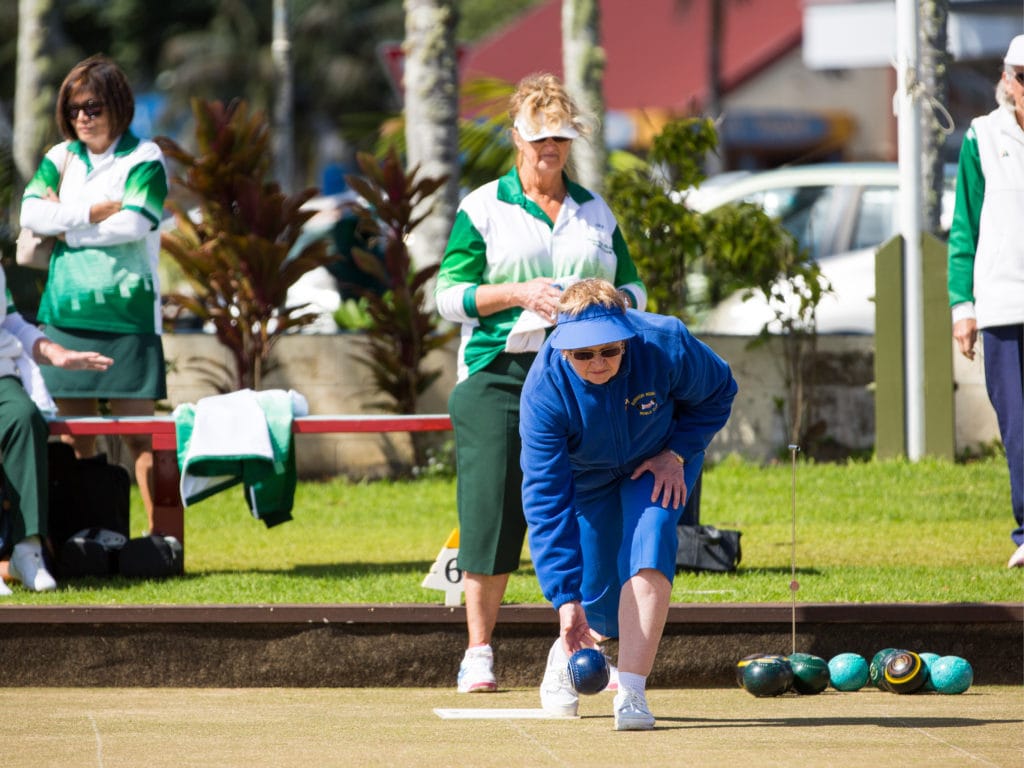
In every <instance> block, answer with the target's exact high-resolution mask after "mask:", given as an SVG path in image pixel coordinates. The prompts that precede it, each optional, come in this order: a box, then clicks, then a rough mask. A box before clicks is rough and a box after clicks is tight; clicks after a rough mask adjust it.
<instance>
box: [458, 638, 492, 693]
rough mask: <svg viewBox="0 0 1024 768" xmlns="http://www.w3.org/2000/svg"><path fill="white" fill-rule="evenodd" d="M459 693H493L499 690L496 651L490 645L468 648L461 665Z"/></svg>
mask: <svg viewBox="0 0 1024 768" xmlns="http://www.w3.org/2000/svg"><path fill="white" fill-rule="evenodd" d="M458 689H459V693H491V692H493V691H496V690H497V689H498V681H497V680H496V679H495V677H494V651H492V650H491V646H489V645H478V646H474V647H473V648H467V649H466V653H465V655H464V656H463V657H462V664H460V665H459V680H458Z"/></svg>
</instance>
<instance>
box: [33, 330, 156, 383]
mask: <svg viewBox="0 0 1024 768" xmlns="http://www.w3.org/2000/svg"><path fill="white" fill-rule="evenodd" d="M43 332H44V333H45V334H46V335H47V336H48V337H49V338H50V339H52V340H53V341H55V342H57V343H58V344H60V345H62V346H64V347H66V348H67V349H73V350H77V351H92V352H99V353H101V354H104V355H106V356H107V357H109V358H111V359H113V361H114V364H113V365H111V366H110V368H108V369H107V370H105V371H66V370H64V369H63V368H54V367H53V366H52V365H44V366H41V370H42V373H43V380H44V381H45V382H46V387H47V389H49V390H50V395H51V396H52V397H54V398H63V397H67V398H92V397H95V398H97V399H101V400H111V399H135V398H137V399H140V400H162V399H164V398H165V397H167V368H166V366H165V365H164V346H163V342H162V341H161V340H160V337H159V336H158V335H157V334H155V333H134V334H133V333H105V332H103V331H87V330H83V329H80V328H57V327H56V326H53V325H48V326H45V327H44V328H43Z"/></svg>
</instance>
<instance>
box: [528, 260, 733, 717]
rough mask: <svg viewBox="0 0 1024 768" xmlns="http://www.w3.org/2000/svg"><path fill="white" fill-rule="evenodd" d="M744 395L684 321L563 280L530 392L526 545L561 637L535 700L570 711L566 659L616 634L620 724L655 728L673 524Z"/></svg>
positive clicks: (593, 283)
mask: <svg viewBox="0 0 1024 768" xmlns="http://www.w3.org/2000/svg"><path fill="white" fill-rule="evenodd" d="M735 396H736V381H735V380H734V379H733V376H732V373H731V371H730V370H729V366H728V365H727V364H726V363H725V361H724V360H722V359H721V358H720V357H718V355H716V354H715V353H714V352H713V351H712V350H711V349H710V348H709V347H707V346H706V345H705V344H703V343H702V342H700V341H698V340H697V339H695V338H694V337H693V336H691V335H690V333H689V331H687V329H686V327H685V326H684V325H683V324H682V322H680V321H679V320H678V319H676V318H673V317H665V316H661V315H654V314H650V313H646V312H640V311H637V310H632V309H628V308H627V305H626V300H625V297H624V296H623V295H622V294H621V293H620V292H619V291H618V290H617V289H616V288H615V286H613V285H612V284H611V283H609V282H607V281H605V280H600V279H588V280H583V281H581V282H579V283H576V284H575V285H573V286H571V287H569V288H567V289H566V290H565V292H564V294H563V295H562V299H561V302H560V303H559V315H558V324H557V325H556V327H555V330H554V331H553V332H552V334H551V336H550V338H549V339H548V341H547V342H546V344H545V345H544V347H543V348H542V349H541V351H540V353H539V354H538V356H537V359H536V361H535V363H534V364H533V366H532V367H531V369H530V373H529V375H528V376H527V379H526V384H525V386H524V389H523V395H522V404H521V412H522V417H521V423H520V433H521V435H522V441H523V452H522V468H523V476H524V477H523V507H524V510H525V513H526V520H527V523H528V525H529V542H530V554H531V557H532V559H533V563H534V566H535V568H536V571H537V578H538V579H539V581H540V584H541V588H542V590H543V592H544V596H545V598H546V599H547V600H549V601H550V602H551V603H552V605H553V606H554V608H555V610H557V611H558V616H559V623H560V628H561V631H560V636H559V639H558V640H556V641H555V643H554V645H553V646H552V648H551V652H550V653H549V654H548V665H547V670H546V671H545V675H544V682H543V683H542V684H541V704H542V706H543V707H544V708H545V709H546V710H548V711H549V712H551V713H553V714H557V715H563V716H575V715H576V711H577V706H578V698H577V695H576V693H575V691H574V690H573V689H572V688H571V686H570V685H569V683H568V681H567V679H566V673H565V667H566V662H567V660H568V657H569V655H571V654H572V653H574V652H575V651H576V650H578V649H579V648H581V647H584V646H594V644H595V639H600V638H609V637H618V638H619V655H618V668H619V690H618V693H617V694H616V696H615V703H614V712H615V727H616V729H617V730H648V729H651V728H653V727H654V717H653V715H651V713H650V710H649V708H648V706H647V700H646V694H645V689H646V680H647V675H648V674H649V673H650V671H651V669H652V667H653V665H654V658H655V655H656V654H657V650H658V644H659V643H660V641H661V634H662V630H663V629H664V625H665V619H666V617H667V615H668V606H669V599H670V596H671V591H672V580H673V577H674V576H675V558H676V525H677V523H678V521H679V516H680V514H681V513H682V509H683V505H684V504H685V502H686V494H687V488H689V487H691V486H692V484H693V483H695V482H696V480H697V476H698V474H699V473H700V469H701V465H702V464H703V459H704V451H705V449H706V448H707V446H708V444H709V443H710V442H711V439H712V438H713V437H714V435H715V434H716V433H717V432H718V431H719V430H720V429H721V428H722V427H723V426H724V425H725V423H726V420H727V419H728V418H729V413H730V411H731V409H732V401H733V398H734V397H735Z"/></svg>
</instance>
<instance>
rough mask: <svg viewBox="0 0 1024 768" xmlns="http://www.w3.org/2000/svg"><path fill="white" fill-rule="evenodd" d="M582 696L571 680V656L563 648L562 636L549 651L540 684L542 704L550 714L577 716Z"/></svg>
mask: <svg viewBox="0 0 1024 768" xmlns="http://www.w3.org/2000/svg"><path fill="white" fill-rule="evenodd" d="M579 704H580V697H579V694H578V693H576V691H575V690H574V689H573V687H572V684H571V683H570V682H569V657H568V656H566V655H565V649H564V648H562V638H561V637H559V638H558V639H557V640H555V643H554V645H552V646H551V650H550V651H548V662H547V666H546V667H545V668H544V679H543V680H542V681H541V684H540V705H541V707H543V708H544V711H545V712H547V713H548V714H549V715H555V716H556V717H576V712H577V711H578V709H579Z"/></svg>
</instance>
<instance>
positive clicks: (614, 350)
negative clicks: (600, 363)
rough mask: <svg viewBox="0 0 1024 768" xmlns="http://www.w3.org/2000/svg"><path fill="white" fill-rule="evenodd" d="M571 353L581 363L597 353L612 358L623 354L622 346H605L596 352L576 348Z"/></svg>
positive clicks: (591, 358)
mask: <svg viewBox="0 0 1024 768" xmlns="http://www.w3.org/2000/svg"><path fill="white" fill-rule="evenodd" d="M569 354H570V355H572V359H573V360H576V361H577V362H580V363H585V362H587V361H588V360H593V359H594V357H595V355H600V356H601V357H603V358H605V359H608V360H610V359H612V358H613V357H618V356H619V355H621V354H622V347H605V348H604V349H599V350H597V351H596V352H595V351H594V350H592V349H574V350H572V351H571V352H570V353H569Z"/></svg>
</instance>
